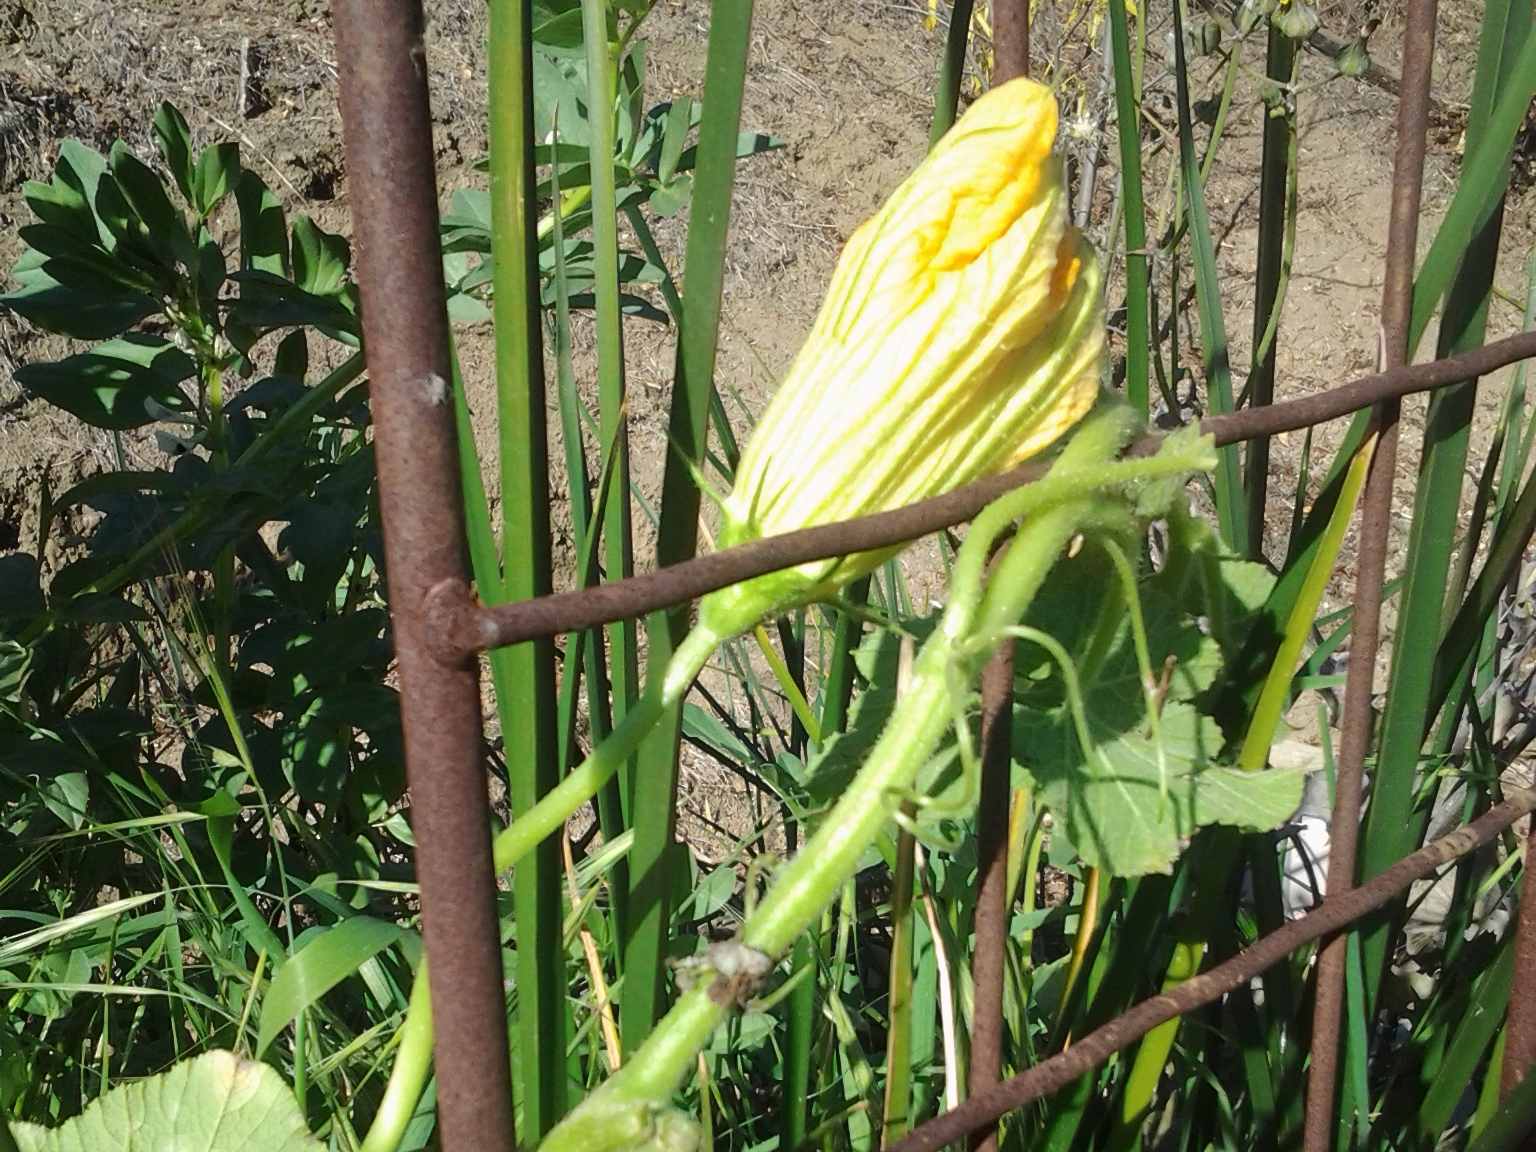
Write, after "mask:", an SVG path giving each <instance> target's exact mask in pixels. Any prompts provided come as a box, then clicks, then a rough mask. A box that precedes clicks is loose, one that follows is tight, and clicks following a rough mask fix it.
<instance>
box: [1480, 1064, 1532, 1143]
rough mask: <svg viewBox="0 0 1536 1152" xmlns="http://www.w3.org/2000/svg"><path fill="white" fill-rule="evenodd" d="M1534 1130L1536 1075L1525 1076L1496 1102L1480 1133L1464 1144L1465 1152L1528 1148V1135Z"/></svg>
mask: <svg viewBox="0 0 1536 1152" xmlns="http://www.w3.org/2000/svg"><path fill="white" fill-rule="evenodd" d="M1533 1132H1536V1076H1527V1077H1526V1078H1525V1079H1524V1080H1522V1081H1520V1083H1519V1084H1517V1085H1516V1086H1515V1090H1514V1091H1513V1092H1511V1093H1510V1094H1509V1096H1508V1097H1507V1098H1506V1099H1505V1100H1504V1102H1503V1103H1502V1104H1500V1105H1499V1108H1498V1111H1497V1112H1495V1113H1494V1114H1493V1116H1492V1117H1491V1118H1490V1119H1489V1121H1488V1125H1487V1127H1486V1128H1484V1129H1483V1132H1482V1135H1480V1136H1479V1137H1478V1138H1477V1139H1476V1140H1474V1141H1472V1143H1471V1144H1469V1145H1468V1146H1467V1152H1520V1150H1521V1149H1524V1148H1528V1147H1530V1143H1529V1138H1530V1135H1531V1133H1533Z"/></svg>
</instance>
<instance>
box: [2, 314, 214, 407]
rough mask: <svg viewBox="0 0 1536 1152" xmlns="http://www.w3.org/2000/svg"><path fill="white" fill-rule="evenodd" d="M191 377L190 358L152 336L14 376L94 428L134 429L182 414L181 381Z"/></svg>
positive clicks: (101, 347)
mask: <svg viewBox="0 0 1536 1152" xmlns="http://www.w3.org/2000/svg"><path fill="white" fill-rule="evenodd" d="M196 371H197V366H196V365H195V364H194V363H193V362H192V358H191V357H189V356H188V355H187V354H186V353H185V352H182V351H181V350H179V349H178V348H176V347H174V346H173V345H171V344H170V343H169V342H167V341H165V340H162V339H160V338H159V337H155V336H142V335H135V336H127V337H124V338H122V339H119V340H109V341H107V342H106V343H104V344H98V345H97V346H96V347H95V348H93V349H91V350H90V351H89V352H84V353H81V354H80V355H78V356H70V357H68V358H66V359H64V360H57V361H54V362H52V363H45V364H27V365H24V366H22V367H21V368H18V369H17V370H16V380H17V382H18V383H20V384H21V385H22V386H23V387H24V388H26V389H27V391H29V392H31V393H33V394H34V395H37V396H41V397H42V398H43V399H45V400H47V401H48V402H49V403H50V404H54V405H57V406H58V407H60V408H63V409H64V410H65V411H66V412H70V413H72V414H73V415H75V416H78V417H79V418H80V419H81V420H84V421H85V422H86V423H87V424H90V425H91V426H93V427H96V428H111V429H117V430H123V429H128V428H140V427H142V426H144V425H145V424H151V423H153V422H155V421H156V420H158V419H160V415H159V414H158V409H168V410H170V411H173V412H185V411H189V410H190V409H191V403H190V402H189V401H188V400H187V398H186V396H185V395H184V394H183V392H182V390H181V387H180V385H181V383H182V381H184V380H186V379H188V378H189V377H191V376H192V375H193V374H194V373H195V372H196Z"/></svg>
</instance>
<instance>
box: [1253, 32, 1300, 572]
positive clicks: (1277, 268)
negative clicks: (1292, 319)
mask: <svg viewBox="0 0 1536 1152" xmlns="http://www.w3.org/2000/svg"><path fill="white" fill-rule="evenodd" d="M1264 73H1265V76H1266V77H1267V78H1268V80H1269V83H1270V84H1271V85H1272V86H1274V87H1275V88H1276V90H1277V91H1279V92H1280V93H1281V95H1280V97H1279V98H1278V100H1277V102H1276V104H1277V106H1276V107H1272V108H1268V109H1266V113H1267V114H1266V115H1265V117H1264V158H1263V161H1262V165H1261V167H1260V171H1259V251H1258V257H1257V267H1256V268H1255V270H1254V277H1253V282H1254V301H1253V363H1252V368H1251V370H1250V372H1249V374H1248V385H1247V388H1248V403H1249V405H1250V406H1251V407H1259V406H1262V405H1265V404H1269V403H1271V402H1273V400H1274V397H1275V346H1276V344H1277V343H1278V341H1277V340H1276V336H1277V334H1278V331H1279V323H1280V311H1281V309H1282V308H1283V307H1284V303H1285V295H1284V288H1283V277H1284V276H1285V274H1286V272H1287V271H1288V269H1287V265H1288V263H1289V261H1288V260H1287V259H1286V258H1285V257H1286V254H1287V253H1286V250H1287V247H1288V244H1287V241H1288V240H1289V239H1290V238H1291V237H1292V236H1293V235H1294V233H1293V231H1292V230H1293V229H1294V227H1295V220H1296V196H1295V190H1296V109H1295V104H1294V99H1293V96H1292V95H1291V91H1290V90H1291V87H1292V84H1293V82H1294V80H1295V78H1296V43H1295V41H1294V40H1292V39H1291V38H1290V37H1289V36H1287V35H1286V34H1285V33H1284V32H1282V31H1280V29H1278V28H1276V27H1275V26H1274V25H1273V24H1271V25H1270V28H1269V50H1268V55H1267V57H1266V60H1265V65H1264ZM1244 463H1245V470H1244V475H1243V484H1244V487H1245V488H1246V489H1247V494H1248V523H1249V524H1250V525H1252V526H1254V527H1253V530H1252V532H1251V533H1250V537H1249V540H1248V554H1249V556H1251V557H1253V558H1255V559H1258V558H1260V557H1262V555H1263V550H1264V531H1263V524H1264V519H1265V515H1266V513H1267V511H1268V508H1267V505H1268V501H1269V438H1268V437H1267V436H1261V437H1259V438H1258V439H1256V440H1251V441H1249V443H1248V452H1247V459H1246V460H1245V462H1244Z"/></svg>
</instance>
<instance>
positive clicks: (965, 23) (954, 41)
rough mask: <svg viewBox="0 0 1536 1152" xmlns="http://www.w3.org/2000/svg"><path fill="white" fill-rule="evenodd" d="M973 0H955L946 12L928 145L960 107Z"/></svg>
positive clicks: (952, 119)
mask: <svg viewBox="0 0 1536 1152" xmlns="http://www.w3.org/2000/svg"><path fill="white" fill-rule="evenodd" d="M975 7H976V0H955V4H954V7H953V8H951V9H950V11H949V31H948V32H947V33H946V34H945V36H944V59H943V63H942V64H940V66H939V85H938V87H937V88H936V89H935V90H934V95H933V123H932V125H931V126H930V127H929V129H928V144H929V147H932V146H933V145H934V144H937V143H938V142H939V140H940V139H941V138H942V137H943V135H944V133H946V132H948V131H949V130H950V128H951V127H952V126H953V125H954V123H955V112H956V110H957V109H958V108H959V107H960V82H961V81H962V80H964V79H965V53H966V49H967V47H969V45H970V42H971V13H972V12H973V11H974V10H975Z"/></svg>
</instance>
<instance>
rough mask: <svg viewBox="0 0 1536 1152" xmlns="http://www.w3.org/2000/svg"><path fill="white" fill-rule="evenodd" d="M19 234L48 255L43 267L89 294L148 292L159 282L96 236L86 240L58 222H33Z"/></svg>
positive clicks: (37, 249) (40, 253) (57, 279)
mask: <svg viewBox="0 0 1536 1152" xmlns="http://www.w3.org/2000/svg"><path fill="white" fill-rule="evenodd" d="M18 235H19V236H20V237H21V238H22V240H24V241H26V243H27V246H28V247H29V248H31V249H32V250H33V251H34V252H35V253H37V254H39V255H41V256H43V257H45V259H44V260H43V262H42V264H41V267H42V269H43V271H44V272H46V273H47V274H48V275H49V276H51V277H53V278H54V279H55V280H56V281H58V282H59V283H60V284H63V285H64V286H65V287H67V288H72V289H74V290H75V291H77V292H81V293H84V294H88V295H99V296H106V295H119V294H121V295H147V294H151V293H153V292H154V291H155V282H154V280H153V279H151V278H150V277H149V276H147V275H145V274H144V273H143V272H140V271H139V270H138V269H137V268H135V267H133V265H131V264H129V263H127V262H126V261H124V260H120V259H118V257H117V256H116V255H115V254H114V253H111V252H109V251H107V250H106V249H105V248H103V247H102V246H101V245H100V244H99V243H97V242H95V239H94V237H92V238H90V239H85V238H82V237H80V236H78V235H77V234H76V233H74V232H73V231H71V230H69V229H67V228H60V227H59V226H58V225H56V224H29V225H27V226H26V227H25V228H22V229H20V231H19V232H18Z"/></svg>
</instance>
